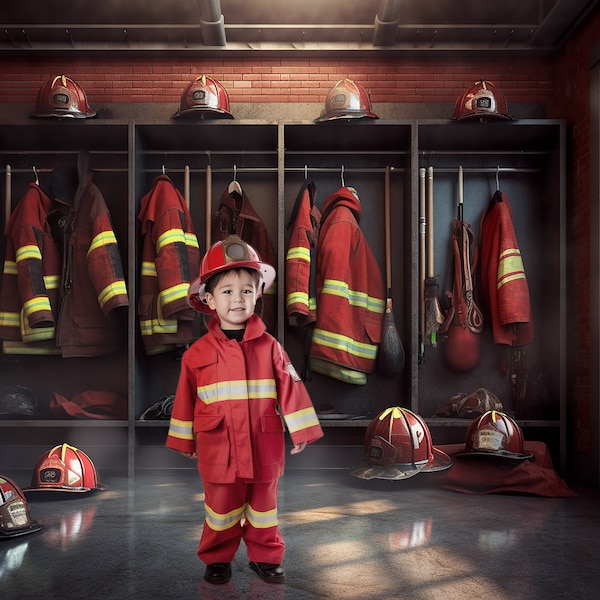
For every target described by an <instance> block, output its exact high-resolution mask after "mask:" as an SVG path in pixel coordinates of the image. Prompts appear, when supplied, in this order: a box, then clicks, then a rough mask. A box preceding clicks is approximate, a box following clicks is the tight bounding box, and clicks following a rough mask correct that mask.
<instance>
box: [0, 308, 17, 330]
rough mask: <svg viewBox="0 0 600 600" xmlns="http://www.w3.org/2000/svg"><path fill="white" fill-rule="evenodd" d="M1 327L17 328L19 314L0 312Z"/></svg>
mask: <svg viewBox="0 0 600 600" xmlns="http://www.w3.org/2000/svg"><path fill="white" fill-rule="evenodd" d="M0 326H1V327H18V326H19V313H18V312H0Z"/></svg>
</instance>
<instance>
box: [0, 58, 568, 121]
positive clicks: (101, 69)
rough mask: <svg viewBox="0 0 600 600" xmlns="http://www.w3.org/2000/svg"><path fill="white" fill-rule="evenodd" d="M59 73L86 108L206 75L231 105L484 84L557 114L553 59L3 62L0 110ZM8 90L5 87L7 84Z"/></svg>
mask: <svg viewBox="0 0 600 600" xmlns="http://www.w3.org/2000/svg"><path fill="white" fill-rule="evenodd" d="M60 73H65V74H66V75H69V76H70V77H72V78H73V79H74V80H76V81H77V82H79V83H80V84H81V86H82V87H83V88H84V89H85V91H86V94H87V96H88V100H89V102H90V104H92V105H94V106H95V107H98V106H100V105H102V104H105V103H124V102H169V103H178V102H179V99H180V96H181V92H182V91H183V89H184V88H185V86H186V85H187V83H188V82H189V81H191V80H192V79H193V78H195V77H197V76H198V75H201V74H202V73H207V74H210V75H212V76H213V77H215V78H216V79H218V80H219V81H220V82H221V83H222V84H223V85H224V86H225V88H226V89H227V91H228V93H229V99H230V101H231V102H249V101H255V102H318V103H323V102H324V100H325V96H326V95H327V92H328V90H329V89H330V88H331V87H332V86H333V84H334V82H335V81H336V80H338V79H340V78H343V77H350V78H352V79H355V80H356V81H358V82H360V83H362V84H363V85H364V86H365V88H367V90H368V91H369V94H370V96H371V100H372V102H374V103H375V102H394V103H437V102H451V103H454V101H455V100H456V98H457V97H458V96H459V95H460V94H461V93H462V92H463V91H464V90H465V88H467V87H468V86H469V85H471V83H473V82H474V81H477V80H478V79H481V78H482V77H485V78H486V79H488V80H490V81H493V82H494V83H496V84H497V85H498V86H500V88H501V89H502V90H503V92H504V94H505V96H506V98H507V101H508V103H509V104H510V103H511V102H526V103H541V104H545V105H547V106H548V114H549V115H554V114H555V113H556V103H555V98H556V77H555V62H554V61H553V60H552V59H533V60H532V59H526V60H523V59H518V58H512V59H506V58H504V59H502V60H499V59H496V60H477V61H474V60H469V59H460V60H458V59H439V58H438V59H420V60H417V59H408V60H404V59H403V60H392V59H387V60H386V59H380V60H373V59H371V60H337V61H336V60H315V59H311V60H304V59H303V60H289V59H285V60H284V59H282V60H272V59H270V60H249V59H246V60H239V59H238V60H235V59H227V60H212V59H211V60H207V61H199V60H196V59H191V58H190V59H178V58H156V59H152V58H147V59H136V58H118V59H114V58H113V59H106V58H98V59H91V58H85V59H82V58H77V57H76V54H75V53H74V55H73V58H69V59H61V60H59V59H43V58H27V59H18V58H14V59H13V58H5V59H3V61H2V64H1V66H0V79H1V80H2V81H3V82H4V84H3V85H2V86H1V87H0V103H29V104H30V103H33V102H34V101H35V96H36V94H37V91H38V89H39V88H40V86H41V85H42V84H43V83H44V82H45V81H46V80H48V79H50V78H51V77H53V76H54V75H57V74H60ZM7 84H8V85H7Z"/></svg>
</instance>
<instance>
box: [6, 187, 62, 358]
mask: <svg viewBox="0 0 600 600" xmlns="http://www.w3.org/2000/svg"><path fill="white" fill-rule="evenodd" d="M51 206H52V201H51V200H50V198H49V197H48V196H47V195H46V194H45V193H44V192H43V191H42V189H41V188H40V187H39V186H38V185H37V184H36V183H30V184H29V187H28V188H27V191H26V192H25V194H24V195H23V197H22V198H21V200H20V201H19V203H18V204H17V206H16V207H15V209H14V210H13V212H12V214H11V216H10V219H9V221H8V223H7V225H6V229H5V234H6V238H7V240H6V254H5V260H4V271H3V275H2V287H1V289H0V338H1V339H2V340H3V350H4V353H5V354H47V353H50V354H55V353H56V343H55V337H56V322H57V316H58V304H59V302H58V293H59V283H60V272H61V264H60V255H59V252H58V248H57V246H56V244H55V242H54V240H53V238H52V232H51V230H50V227H49V225H48V223H47V221H46V217H47V215H48V212H49V211H50V209H51Z"/></svg>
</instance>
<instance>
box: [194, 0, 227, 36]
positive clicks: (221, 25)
mask: <svg viewBox="0 0 600 600" xmlns="http://www.w3.org/2000/svg"><path fill="white" fill-rule="evenodd" d="M198 3H199V8H200V27H201V28H202V41H203V42H204V45H205V46H223V47H224V46H226V45H227V40H226V38H225V19H224V18H223V15H222V14H221V0H198Z"/></svg>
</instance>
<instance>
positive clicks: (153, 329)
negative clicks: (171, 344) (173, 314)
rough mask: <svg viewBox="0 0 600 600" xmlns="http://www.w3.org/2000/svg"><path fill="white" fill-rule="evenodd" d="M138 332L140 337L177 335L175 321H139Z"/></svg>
mask: <svg viewBox="0 0 600 600" xmlns="http://www.w3.org/2000/svg"><path fill="white" fill-rule="evenodd" d="M140 331H141V333H142V335H153V334H155V333H177V319H167V320H165V319H163V320H159V319H144V320H141V319H140Z"/></svg>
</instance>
